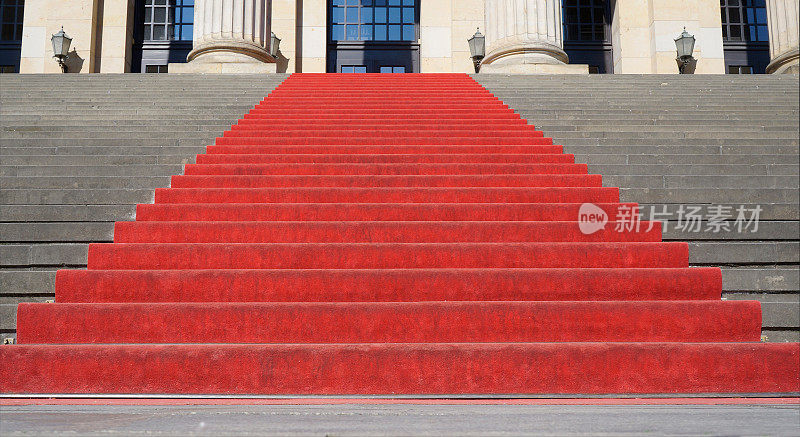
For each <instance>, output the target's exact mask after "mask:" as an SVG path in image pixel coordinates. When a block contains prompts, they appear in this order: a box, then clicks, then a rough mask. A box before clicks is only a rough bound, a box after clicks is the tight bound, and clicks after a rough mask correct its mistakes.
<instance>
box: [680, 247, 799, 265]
mask: <svg viewBox="0 0 800 437" xmlns="http://www.w3.org/2000/svg"><path fill="white" fill-rule="evenodd" d="M689 263H690V264H691V265H695V266H699V265H716V266H718V265H732V264H745V265H760V264H765V265H775V264H798V263H800V242H797V241H792V242H782V241H780V242H773V241H748V242H741V241H724V242H706V241H692V242H689Z"/></svg>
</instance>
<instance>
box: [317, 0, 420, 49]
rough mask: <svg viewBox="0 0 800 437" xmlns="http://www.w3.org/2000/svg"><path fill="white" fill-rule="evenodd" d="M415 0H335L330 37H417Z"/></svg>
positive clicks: (380, 38) (413, 39)
mask: <svg viewBox="0 0 800 437" xmlns="http://www.w3.org/2000/svg"><path fill="white" fill-rule="evenodd" d="M416 3H417V2H416V0H332V1H331V2H330V5H331V7H330V21H331V36H330V38H331V41H416V40H417V26H416V23H417V8H416Z"/></svg>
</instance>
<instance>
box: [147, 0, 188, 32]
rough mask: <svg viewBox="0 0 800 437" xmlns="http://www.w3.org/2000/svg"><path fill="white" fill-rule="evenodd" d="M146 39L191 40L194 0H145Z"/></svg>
mask: <svg viewBox="0 0 800 437" xmlns="http://www.w3.org/2000/svg"><path fill="white" fill-rule="evenodd" d="M144 4H145V6H144V39H145V40H146V41H191V40H192V32H193V30H194V29H193V24H194V0H145V3H144Z"/></svg>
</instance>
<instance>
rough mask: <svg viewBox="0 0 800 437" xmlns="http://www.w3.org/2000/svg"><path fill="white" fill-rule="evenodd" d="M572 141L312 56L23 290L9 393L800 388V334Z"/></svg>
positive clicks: (722, 392) (449, 81)
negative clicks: (781, 337) (728, 289)
mask: <svg viewBox="0 0 800 437" xmlns="http://www.w3.org/2000/svg"><path fill="white" fill-rule="evenodd" d="M653 137H654V138H658V136H656V135H653ZM647 138H649V136H648V137H647ZM791 141H796V140H791ZM789 146H791V144H789ZM794 147H796V144H795V145H794ZM563 149H564V148H563V146H561V145H558V144H553V139H552V138H549V137H547V136H545V135H543V133H542V132H541V131H539V130H536V129H535V128H534V127H532V126H530V125H528V123H527V122H526V121H525V120H523V119H521V118H520V117H519V115H518V114H515V113H514V112H513V111H512V110H511V109H509V108H508V107H507V106H506V105H504V104H503V103H502V102H501V101H500V100H498V99H497V98H496V97H495V96H494V95H492V94H491V93H489V92H487V91H486V90H485V89H483V88H482V87H481V86H480V85H479V84H478V83H476V82H475V81H473V80H472V79H470V78H469V77H467V76H466V75H463V74H439V75H404V74H397V75H385V74H376V75H353V74H340V75H326V74H297V75H292V76H291V77H290V78H289V79H287V80H285V81H284V82H283V83H281V85H280V86H279V87H278V88H277V89H276V90H275V91H274V92H272V93H271V94H270V95H269V97H268V98H266V99H264V100H263V101H262V102H260V103H259V104H258V105H257V106H255V107H254V108H253V109H251V110H250V111H248V112H247V114H246V115H245V116H243V117H242V118H241V119H240V120H238V121H237V122H236V123H235V124H234V125H233V126H232V127H231V128H230V129H229V130H226V131H225V132H224V134H223V135H222V136H221V137H218V138H216V139H215V141H214V144H213V145H210V146H208V147H207V148H206V150H205V152H204V153H202V154H199V155H197V158H196V162H197V163H196V164H186V165H185V166H184V168H183V169H182V170H183V171H182V174H178V175H175V176H173V177H172V178H171V181H170V182H171V183H170V187H169V188H156V190H155V195H154V198H153V203H143V204H139V205H137V210H136V217H135V221H127V222H117V223H116V224H115V226H114V238H113V243H99V244H98V243H95V244H91V245H90V246H89V250H88V265H87V269H86V270H83V269H80V270H76V269H66V270H64V269H62V270H59V271H58V273H57V275H56V285H55V293H56V302H55V303H23V304H20V305H19V306H18V311H17V318H18V323H17V335H18V337H17V340H18V343H19V344H16V345H8V346H2V347H0V362H3V363H5V364H7V365H5V366H0V393H2V394H4V395H6V394H14V395H36V396H51V395H53V394H62V395H74V394H95V395H96V394H103V395H108V394H115V395H125V396H130V395H132V394H134V395H170V396H171V395H180V396H183V395H205V396H208V395H214V396H217V395H261V396H289V397H293V396H370V397H373V396H381V397H396V396H431V397H433V396H435V397H440V398H449V397H452V396H457V397H480V398H486V397H494V396H498V395H505V396H509V395H511V396H523V397H529V396H556V395H557V396H575V397H584V396H587V395H607V396H609V395H613V396H620V395H621V396H631V395H643V394H647V395H651V396H665V397H675V396H701V397H707V396H709V395H712V396H713V395H719V396H726V397H731V396H734V397H736V396H741V395H744V396H754V395H757V396H796V395H797V393H798V392H800V376H798V375H799V373H798V371H799V370H800V347H798V346H799V345H800V344H799V343H761V342H759V340H760V339H761V334H762V330H761V328H762V317H761V315H762V310H761V305H760V304H759V302H755V301H752V300H750V301H731V300H728V301H722V300H720V298H721V297H722V274H721V270H720V269H719V268H717V267H689V258H690V257H689V245H688V244H687V243H685V242H676V241H667V242H665V241H662V232H661V230H662V224H661V223H656V222H652V221H645V222H642V225H643V226H644V227H646V229H628V228H621V229H620V230H619V231H617V230H616V229H615V227H616V226H617V225H619V224H620V223H621V222H622V223H623V224H624V218H625V214H624V211H623V210H624V208H627V209H628V210H631V208H632V207H634V206H636V204H633V203H628V204H622V203H621V202H620V192H619V189H618V188H617V187H604V186H603V182H604V181H603V178H602V177H601V175H598V174H589V173H588V166H587V165H586V164H575V163H574V159H575V157H574V156H573V155H571V154H565V153H564V150H563ZM87 180H88V181H89V182H90V183H87V182H86V181H87ZM83 182H84V183H86V184H87V185H89V186H92V187H97V186H99V187H101V188H95V189H103V188H102V187H104V186H103V185H98V184H96V183H94V182H92V181H91V179H86V180H84V181H83ZM606 183H608V181H606ZM34 185H35V184H34ZM40 185H44V186H50V185H48V184H46V183H40ZM54 185H55V184H54ZM119 186H123V187H124V186H125V185H124V184H119ZM112 188H113V186H112ZM41 189H43V188H41ZM590 202H591V203H593V204H594V205H595V206H594V209H595V211H594V213H595V214H596V215H600V214H602V215H604V216H606V217H608V220H609V223H608V227H607V228H606V229H605V230H595V231H596V232H589V231H587V230H586V226H585V225H586V223H579V220H578V218H579V216H580V214H583V213H580V214H579V211H582V210H584V209H586V208H587V203H590ZM623 207H624V208H623ZM310 211H314V212H313V213H310ZM598 211H599V213H598ZM289 217H292V218H289Z"/></svg>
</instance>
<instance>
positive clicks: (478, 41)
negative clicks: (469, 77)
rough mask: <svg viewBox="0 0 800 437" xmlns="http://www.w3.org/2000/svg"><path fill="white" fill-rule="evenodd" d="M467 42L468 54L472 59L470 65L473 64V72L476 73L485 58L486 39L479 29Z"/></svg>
mask: <svg viewBox="0 0 800 437" xmlns="http://www.w3.org/2000/svg"><path fill="white" fill-rule="evenodd" d="M467 42H468V43H469V54H470V56H471V57H472V63H473V64H475V72H476V73H477V72H479V71H480V69H481V61H482V60H483V58H484V56H486V37H485V36H483V34H482V33H481V29H480V27H479V28H478V30H477V31H476V32H475V35H472V38H470V39H468V40H467Z"/></svg>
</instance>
